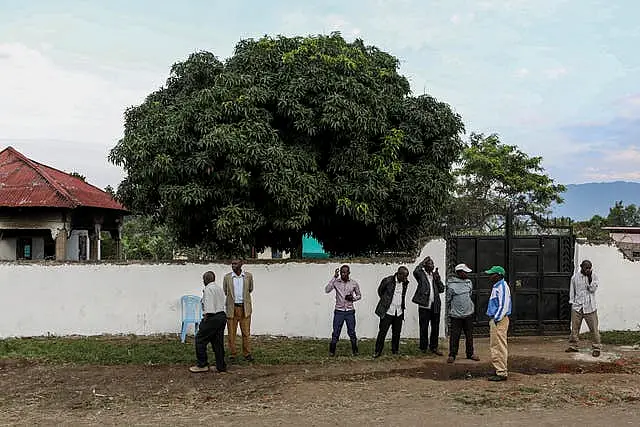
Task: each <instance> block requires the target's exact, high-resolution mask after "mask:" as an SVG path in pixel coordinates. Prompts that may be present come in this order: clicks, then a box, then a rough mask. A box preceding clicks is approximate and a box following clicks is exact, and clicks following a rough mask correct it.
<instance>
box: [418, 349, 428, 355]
mask: <svg viewBox="0 0 640 427" xmlns="http://www.w3.org/2000/svg"><path fill="white" fill-rule="evenodd" d="M427 351H429V350H427V349H426V348H421V349H420V352H421V353H422V354H427Z"/></svg>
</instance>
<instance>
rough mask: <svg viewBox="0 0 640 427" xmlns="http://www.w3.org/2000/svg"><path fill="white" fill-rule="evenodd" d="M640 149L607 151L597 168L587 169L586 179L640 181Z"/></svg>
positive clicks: (630, 148) (628, 148)
mask: <svg viewBox="0 0 640 427" xmlns="http://www.w3.org/2000/svg"><path fill="white" fill-rule="evenodd" d="M639 165H640V147H635V146H632V147H627V148H625V149H624V150H620V151H607V152H605V153H604V155H603V156H602V158H601V159H600V161H599V162H598V164H597V166H592V167H589V168H587V169H586V172H585V174H584V175H585V177H586V178H588V179H591V180H600V181H616V180H622V181H640V166H639Z"/></svg>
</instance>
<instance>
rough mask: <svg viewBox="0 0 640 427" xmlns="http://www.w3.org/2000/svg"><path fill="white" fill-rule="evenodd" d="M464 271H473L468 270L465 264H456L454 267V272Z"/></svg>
mask: <svg viewBox="0 0 640 427" xmlns="http://www.w3.org/2000/svg"><path fill="white" fill-rule="evenodd" d="M460 270H462V271H464V272H465V273H471V272H472V271H473V270H471V269H470V268H469V266H468V265H467V264H458V265H456V268H455V271H460Z"/></svg>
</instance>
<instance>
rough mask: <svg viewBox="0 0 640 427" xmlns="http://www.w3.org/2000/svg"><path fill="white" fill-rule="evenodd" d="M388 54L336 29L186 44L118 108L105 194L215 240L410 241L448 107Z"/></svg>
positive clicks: (221, 249)
mask: <svg viewBox="0 0 640 427" xmlns="http://www.w3.org/2000/svg"><path fill="white" fill-rule="evenodd" d="M397 69H398V59H397V58H395V57H393V56H392V55H390V54H388V53H386V52H383V51H381V50H380V49H378V48H376V47H373V46H366V45H365V44H364V43H363V42H362V41H361V40H356V41H354V42H352V43H348V42H346V41H345V40H344V39H343V38H342V37H341V36H340V35H339V34H337V33H334V34H331V35H330V36H317V37H306V38H302V37H294V38H288V37H282V36H280V37H276V38H272V37H264V38H261V39H259V40H253V39H249V40H243V41H240V42H239V43H238V44H237V45H236V48H235V53H234V55H233V56H232V57H231V58H229V59H227V60H226V61H225V62H221V61H220V60H218V58H216V57H215V56H214V55H213V54H212V53H209V52H199V53H195V54H193V55H191V56H190V57H189V58H188V59H187V60H186V61H184V62H179V63H177V64H175V65H174V66H173V68H172V69H171V74H170V76H169V78H168V80H167V83H166V86H165V87H163V88H162V89H160V90H158V91H156V92H154V93H152V94H150V95H149V96H148V97H147V99H146V100H145V101H144V103H143V104H141V105H139V106H136V107H133V108H130V109H129V110H127V112H126V120H125V133H124V138H123V139H122V140H121V141H119V142H118V144H117V145H116V146H115V147H114V148H113V150H112V151H111V153H110V160H111V161H112V162H114V163H115V164H118V165H122V166H123V167H124V169H125V171H126V173H127V176H126V178H125V180H124V181H123V182H122V183H121V184H120V186H119V188H118V195H119V198H120V199H121V200H122V201H123V202H124V203H125V205H126V206H127V207H129V208H130V209H133V210H134V211H135V212H137V213H142V214H148V215H152V216H153V217H154V218H155V219H156V220H157V221H160V222H163V223H166V224H168V225H169V226H170V227H171V229H172V230H175V232H176V235H177V240H178V241H179V242H180V244H181V245H183V246H186V247H193V246H195V245H200V246H206V247H207V248H208V250H210V251H212V252H216V253H223V254H231V253H243V252H246V251H247V250H248V248H250V247H255V248H256V249H257V250H261V249H263V248H265V247H268V246H269V247H272V248H273V249H279V250H288V251H294V250H295V249H296V248H297V247H298V246H299V244H300V241H301V238H302V235H303V234H306V233H310V234H312V235H314V236H315V237H316V238H317V239H318V240H319V241H320V242H322V244H323V246H324V248H325V249H326V250H327V251H329V252H331V253H333V254H336V255H356V254H362V253H368V252H371V251H376V250H377V251H384V250H412V251H413V250H415V249H417V246H418V245H419V239H420V238H421V237H422V236H423V235H424V234H425V233H426V232H428V231H429V229H430V227H432V226H433V225H434V224H435V223H436V222H437V221H438V220H439V219H440V218H441V216H442V209H443V206H444V205H445V204H446V202H447V200H448V198H449V194H450V190H451V189H452V186H453V177H452V174H451V173H450V169H451V165H452V163H453V162H454V161H455V160H456V159H457V158H458V156H459V154H460V152H461V150H462V149H463V147H464V144H463V141H462V140H461V139H460V137H459V135H460V134H461V132H463V131H464V129H463V124H462V121H461V119H460V117H459V116H458V115H457V114H455V113H454V112H453V111H452V110H451V108H450V107H449V106H448V105H447V104H444V103H442V102H438V101H436V100H435V99H434V98H432V97H430V96H428V95H423V96H418V97H413V96H411V95H410V88H409V82H408V81H407V79H406V78H405V77H403V76H402V75H400V74H398V72H397Z"/></svg>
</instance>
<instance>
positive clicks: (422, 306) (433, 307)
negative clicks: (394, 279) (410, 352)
mask: <svg viewBox="0 0 640 427" xmlns="http://www.w3.org/2000/svg"><path fill="white" fill-rule="evenodd" d="M413 277H415V278H416V281H417V282H418V287H417V288H416V292H415V294H414V295H413V298H412V299H411V301H412V302H414V303H415V304H417V305H418V323H419V325H420V350H422V352H423V353H426V352H427V351H431V353H433V354H435V355H437V356H442V352H441V351H440V350H438V337H439V336H440V309H441V307H442V301H441V300H440V294H441V293H443V292H444V283H442V279H441V278H440V273H438V269H437V268H435V266H434V263H433V260H432V259H431V257H426V258H425V259H424V261H422V262H421V263H420V264H418V266H417V267H416V269H415V270H414V271H413ZM429 324H431V334H429Z"/></svg>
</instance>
